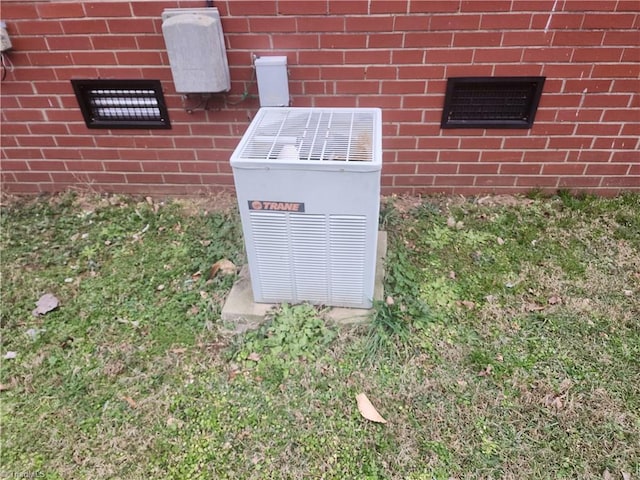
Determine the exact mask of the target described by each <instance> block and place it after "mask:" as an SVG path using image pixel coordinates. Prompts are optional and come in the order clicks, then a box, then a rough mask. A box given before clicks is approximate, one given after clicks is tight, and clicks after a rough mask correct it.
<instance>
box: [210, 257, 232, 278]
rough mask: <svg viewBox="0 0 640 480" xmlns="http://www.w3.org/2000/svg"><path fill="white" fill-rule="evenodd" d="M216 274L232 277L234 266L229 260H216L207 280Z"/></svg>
mask: <svg viewBox="0 0 640 480" xmlns="http://www.w3.org/2000/svg"><path fill="white" fill-rule="evenodd" d="M218 272H220V273H222V274H223V275H234V274H235V273H236V265H235V263H233V262H232V261H231V260H227V259H226V258H223V259H222V260H218V261H217V262H216V263H214V264H213V265H212V266H211V270H210V271H209V278H213V277H215V276H216V274H217V273H218Z"/></svg>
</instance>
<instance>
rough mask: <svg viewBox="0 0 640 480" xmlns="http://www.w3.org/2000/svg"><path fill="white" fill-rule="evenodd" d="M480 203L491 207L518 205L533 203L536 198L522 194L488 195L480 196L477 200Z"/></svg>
mask: <svg viewBox="0 0 640 480" xmlns="http://www.w3.org/2000/svg"><path fill="white" fill-rule="evenodd" d="M475 203H477V204H478V205H485V206H489V207H495V206H500V207H517V206H522V205H531V204H532V203H534V200H532V199H530V198H527V197H524V196H522V195H506V194H502V195H486V196H484V197H479V198H478V199H476V200H475Z"/></svg>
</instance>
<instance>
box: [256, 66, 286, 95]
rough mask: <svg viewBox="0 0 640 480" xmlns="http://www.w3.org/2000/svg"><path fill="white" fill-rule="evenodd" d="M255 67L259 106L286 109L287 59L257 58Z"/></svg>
mask: <svg viewBox="0 0 640 480" xmlns="http://www.w3.org/2000/svg"><path fill="white" fill-rule="evenodd" d="M255 67H256V81H257V82H258V95H259V96H260V106H261V107H288V106H289V79H288V76H287V57H284V56H277V57H258V58H256V60H255Z"/></svg>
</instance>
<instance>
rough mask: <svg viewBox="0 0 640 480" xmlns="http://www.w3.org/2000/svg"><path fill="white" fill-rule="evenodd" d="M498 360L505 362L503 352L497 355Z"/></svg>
mask: <svg viewBox="0 0 640 480" xmlns="http://www.w3.org/2000/svg"><path fill="white" fill-rule="evenodd" d="M496 360H497V361H499V362H504V357H503V356H502V355H501V354H498V355H496Z"/></svg>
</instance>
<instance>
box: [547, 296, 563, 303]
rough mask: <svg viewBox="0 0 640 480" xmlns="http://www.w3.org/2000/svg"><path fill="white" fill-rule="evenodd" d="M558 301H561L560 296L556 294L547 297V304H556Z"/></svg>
mask: <svg viewBox="0 0 640 480" xmlns="http://www.w3.org/2000/svg"><path fill="white" fill-rule="evenodd" d="M560 303H562V298H560V297H558V296H557V295H553V296H552V297H550V298H549V305H558V304H560Z"/></svg>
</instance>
